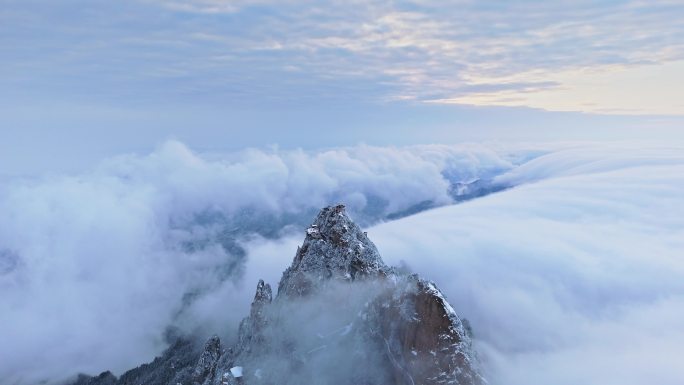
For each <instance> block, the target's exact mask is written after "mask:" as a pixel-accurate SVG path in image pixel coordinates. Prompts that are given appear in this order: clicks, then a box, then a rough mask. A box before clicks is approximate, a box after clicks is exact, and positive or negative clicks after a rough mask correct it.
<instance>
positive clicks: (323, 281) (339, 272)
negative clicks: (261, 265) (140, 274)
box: [73, 205, 486, 385]
mask: <svg viewBox="0 0 684 385" xmlns="http://www.w3.org/2000/svg"><path fill="white" fill-rule="evenodd" d="M468 329H469V328H468V327H467V325H464V323H463V322H462V321H461V320H460V318H459V317H458V316H457V315H456V313H455V311H454V310H453V308H452V307H451V306H450V305H449V303H448V302H447V301H446V299H445V298H444V296H443V295H442V294H441V292H440V291H439V289H437V287H436V286H435V285H434V284H433V283H432V282H430V281H427V280H424V279H422V278H420V277H418V276H417V275H406V274H401V273H399V272H397V271H396V270H395V269H393V268H391V267H388V266H387V265H385V263H384V262H383V261H382V258H381V257H380V254H379V253H378V251H377V249H376V247H375V245H374V244H373V243H372V242H371V241H370V240H369V239H368V237H367V235H366V233H365V232H363V231H362V230H361V228H359V226H358V225H357V224H355V223H354V222H353V221H352V220H351V219H350V218H349V217H348V216H347V214H346V213H345V208H344V206H342V205H338V206H330V207H326V208H323V209H322V210H321V211H320V213H319V214H318V215H317V217H316V219H315V220H314V222H313V224H312V225H311V226H310V227H309V228H308V229H307V230H306V236H305V239H304V242H303V244H302V246H301V247H299V248H298V250H297V252H296V254H295V257H294V259H293V262H292V264H291V266H290V267H288V268H287V269H286V270H285V271H284V273H283V276H282V278H281V280H280V283H279V285H278V292H277V295H276V296H275V297H274V296H273V293H272V290H271V287H270V285H268V284H267V283H265V282H263V281H259V283H258V284H257V290H256V294H255V297H254V300H253V302H252V305H251V310H250V314H249V316H247V317H246V318H244V319H243V321H242V322H241V323H240V327H239V333H238V339H237V341H235V343H234V344H232V346H230V347H224V346H222V343H221V341H220V339H219V338H218V337H216V336H214V337H211V338H210V339H209V340H208V341H207V342H206V343H205V345H204V347H203V348H201V347H198V346H197V345H195V344H194V343H192V342H191V341H187V340H184V339H182V338H181V339H178V340H177V341H176V343H175V344H173V345H172V346H171V347H170V348H168V349H167V350H166V351H165V352H164V354H163V355H162V356H161V357H158V358H156V359H155V360H154V361H153V362H152V363H149V364H145V365H142V366H140V367H138V368H136V369H133V370H131V371H128V372H126V373H125V374H123V375H122V376H121V377H119V378H116V377H115V376H113V375H112V374H111V373H109V372H105V373H102V374H100V375H99V376H97V377H88V376H84V375H81V376H80V377H79V378H78V379H77V381H76V382H75V383H73V385H143V384H144V385H148V384H149V385H152V384H155V385H156V384H159V385H179V384H182V385H186V384H187V385H190V384H192V385H236V384H255V385H256V384H273V385H275V384H293V385H294V384H336V385H337V384H340V385H342V384H349V385H351V384H402V385H415V384H461V385H482V384H484V383H486V381H485V380H484V379H483V377H482V376H481V374H480V373H479V371H478V367H477V366H478V365H477V360H476V357H475V355H474V353H473V350H472V346H471V339H470V335H469V332H468Z"/></svg>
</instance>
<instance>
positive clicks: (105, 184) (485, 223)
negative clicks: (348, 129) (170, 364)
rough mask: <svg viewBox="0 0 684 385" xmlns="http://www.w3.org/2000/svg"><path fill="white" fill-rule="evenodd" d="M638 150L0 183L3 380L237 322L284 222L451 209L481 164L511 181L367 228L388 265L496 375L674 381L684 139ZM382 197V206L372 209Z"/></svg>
mask: <svg viewBox="0 0 684 385" xmlns="http://www.w3.org/2000/svg"><path fill="white" fill-rule="evenodd" d="M642 147H643V145H605V144H602V145H587V144H584V145H578V144H572V145H569V144H556V145H536V146H532V145H527V146H520V147H517V148H516V147H515V146H488V147H485V146H476V145H473V146H460V147H450V146H420V147H408V148H376V147H367V146H361V147H355V148H347V149H335V150H328V151H321V152H313V153H307V152H300V151H295V152H290V151H272V152H262V151H246V152H243V153H235V154H219V155H216V154H215V155H211V156H209V155H199V154H196V153H193V152H191V151H190V150H188V149H187V148H185V147H184V146H183V145H182V144H180V143H177V142H170V143H168V144H166V145H165V146H162V147H161V148H160V149H159V150H158V151H156V152H154V153H153V154H150V155H148V156H145V157H136V156H124V157H119V158H116V159H110V160H109V161H107V162H105V163H103V164H102V165H100V166H98V167H97V168H96V169H95V170H94V171H93V172H91V173H89V174H83V175H80V176H73V177H67V176H64V177H55V178H50V179H39V180H17V179H13V178H12V179H9V180H5V181H3V184H2V188H1V189H0V211H1V212H2V213H3V217H2V219H0V246H1V247H0V289H2V295H0V305H2V307H3V308H7V309H11V311H10V312H3V313H2V314H1V315H0V338H1V339H2V340H3V341H6V342H8V343H5V344H2V345H0V356H2V357H7V358H4V359H3V360H2V361H0V377H2V378H8V379H10V381H11V382H13V383H19V384H23V383H31V382H33V381H36V380H38V379H41V378H46V377H47V378H52V379H58V378H61V377H63V376H67V375H70V374H72V373H74V372H77V371H85V372H89V373H97V372H99V371H101V370H105V369H112V370H114V371H115V372H117V373H120V372H121V371H123V370H125V369H127V368H130V367H132V366H135V365H138V364H140V363H142V362H144V361H147V360H149V359H151V358H152V356H153V355H154V354H157V353H159V352H160V350H161V349H162V348H163V347H164V341H163V338H162V337H163V331H164V328H165V327H166V326H168V325H171V324H173V325H176V326H179V327H181V328H182V329H183V330H197V328H199V332H201V333H203V332H217V331H218V332H222V333H230V332H231V331H233V330H234V329H235V326H236V325H235V322H237V318H239V317H242V316H243V315H244V314H246V311H247V310H246V309H247V306H248V303H249V301H250V300H251V297H252V295H253V290H254V285H255V283H256V280H257V279H258V278H265V279H266V280H267V281H269V282H271V283H276V282H277V281H278V279H279V278H280V274H281V272H282V269H283V268H284V267H285V266H287V265H288V264H289V263H290V262H291V258H292V257H293V255H294V252H295V249H296V245H297V244H299V243H300V242H301V239H302V237H303V235H301V234H300V233H299V232H297V233H296V234H295V235H294V236H289V235H288V234H291V232H289V231H287V229H285V230H284V229H283V226H286V227H287V226H288V224H294V228H299V226H300V225H301V224H307V223H308V221H310V220H311V218H312V215H313V214H314V213H315V211H316V210H317V209H318V208H319V206H322V205H325V204H328V203H336V202H338V201H340V200H342V201H347V203H348V206H349V207H350V210H351V211H352V213H353V215H354V216H355V217H356V218H357V219H360V220H362V221H365V222H366V223H371V222H373V221H377V220H378V219H379V218H382V217H383V215H386V214H388V213H390V212H392V210H395V209H396V210H401V209H404V208H407V207H408V206H411V205H413V204H415V203H418V202H421V201H423V200H426V199H432V200H435V201H437V202H443V203H447V202H449V201H450V199H451V198H450V196H449V195H448V194H447V193H446V189H447V188H448V186H449V183H448V182H447V180H452V181H472V180H473V179H476V178H478V177H483V178H496V181H497V182H498V183H502V184H505V185H513V186H518V187H514V188H512V189H509V190H507V191H505V192H501V193H498V194H493V195H489V196H487V197H484V198H479V199H476V200H472V201H470V202H466V203H462V204H458V205H454V206H448V207H444V208H440V209H436V210H431V211H428V212H425V213H422V214H419V215H415V216H411V217H407V218H404V219H401V220H398V221H394V222H388V223H385V224H383V225H379V226H376V227H373V228H370V229H369V230H368V232H369V236H370V237H371V239H373V240H374V241H375V242H376V243H377V245H378V247H379V249H380V252H381V253H382V255H383V257H384V258H385V260H386V261H387V262H389V263H391V264H398V263H399V261H400V260H405V261H407V262H408V263H409V265H410V266H411V267H412V268H413V269H415V270H416V271H418V272H420V273H422V274H423V275H424V276H426V277H428V278H432V279H434V280H435V281H436V282H437V283H438V284H439V286H440V287H441V288H442V289H444V291H445V292H446V293H447V295H448V298H449V299H450V301H452V302H453V304H454V307H455V308H456V309H457V311H459V313H460V314H462V315H464V316H466V317H467V318H468V319H470V320H471V322H472V324H473V327H474V329H475V333H476V336H477V340H478V349H479V350H480V354H481V355H482V357H483V358H484V361H485V365H486V368H487V370H488V374H489V377H490V379H491V380H492V381H493V384H498V383H502V382H503V381H502V379H504V378H505V379H507V380H508V381H507V382H505V383H508V384H518V383H521V384H522V383H557V384H563V383H570V382H572V381H574V382H581V383H587V384H599V383H600V384H612V383H621V384H630V383H634V384H637V383H643V382H645V381H646V379H647V378H649V376H651V377H650V378H657V379H658V380H659V383H662V384H669V383H676V381H675V380H677V379H678V378H681V375H682V373H681V370H680V369H679V367H678V366H677V365H676V362H674V360H673V359H672V358H670V357H674V356H678V353H679V352H680V348H679V346H681V343H682V342H684V341H682V337H683V336H682V333H681V329H680V327H679V325H681V322H682V321H684V320H683V319H682V316H684V314H683V313H682V312H680V311H679V310H678V309H679V308H680V307H681V304H682V303H683V302H684V284H683V283H682V282H684V280H683V279H682V278H683V277H684V264H682V261H681V256H680V255H679V254H680V251H681V250H682V249H683V248H684V244H683V240H684V223H683V222H682V218H684V215H682V214H684V213H683V212H682V208H683V207H684V205H682V198H681V197H682V196H684V180H682V176H683V175H684V155H682V154H684V152H683V151H682V150H681V148H667V147H663V146H660V147H658V148H655V149H644V148H642ZM520 163H523V164H522V165H521V166H517V165H518V164H520ZM497 175H498V176H497ZM350 192H355V193H353V194H350ZM371 197H376V198H371ZM377 197H380V198H382V199H388V203H387V204H386V205H380V206H377V207H375V210H379V211H373V210H371V211H368V210H367V206H368V205H372V204H371V203H370V202H373V200H374V199H377ZM217 218H218V219H217ZM252 231H255V232H261V233H262V235H261V236H248V235H247V233H249V232H252ZM283 234H285V235H286V236H285V237H284V238H278V237H280V236H281V235H283ZM265 237H266V238H265ZM273 237H275V239H274V238H273ZM226 240H232V241H234V242H237V243H230V242H228V243H227V244H225V243H226ZM222 242H223V243H222ZM239 247H242V248H243V249H244V250H246V251H247V258H248V262H247V263H246V264H244V261H243V260H242V259H241V258H242V257H241V254H240V251H239ZM230 266H233V268H232V270H231V269H230ZM236 277H242V279H241V280H240V279H237V280H236ZM191 292H195V293H199V296H198V297H197V298H196V300H195V301H193V302H192V303H191V304H189V305H186V306H183V305H182V302H183V297H184V295H185V294H186V293H191ZM46 320H49V322H47V321H46ZM217 329H222V330H217ZM103 347H105V348H103ZM618 369H619V370H618Z"/></svg>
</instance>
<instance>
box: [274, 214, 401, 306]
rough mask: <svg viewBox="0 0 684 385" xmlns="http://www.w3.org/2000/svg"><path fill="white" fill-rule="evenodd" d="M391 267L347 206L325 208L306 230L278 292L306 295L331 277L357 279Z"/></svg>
mask: <svg viewBox="0 0 684 385" xmlns="http://www.w3.org/2000/svg"><path fill="white" fill-rule="evenodd" d="M389 270H390V269H389V268H388V267H387V265H385V263H384V262H383V261H382V258H381V257H380V254H379V253H378V250H377V248H376V247H375V245H374V244H373V242H371V241H370V240H369V239H368V237H367V236H366V233H365V232H363V231H362V230H361V228H359V226H358V225H357V224H356V223H354V222H353V221H352V220H351V219H350V218H349V216H347V214H346V212H345V207H344V205H337V206H328V207H325V208H323V209H322V210H321V211H320V212H319V213H318V216H317V217H316V219H315V220H314V222H313V223H312V224H311V226H309V228H308V229H307V230H306V237H305V238H304V243H303V244H302V246H301V247H299V248H298V249H297V253H296V254H295V257H294V260H293V261H292V265H291V266H290V267H289V268H288V269H287V270H285V272H284V273H283V277H282V279H281V280H280V284H279V285H278V295H279V296H280V295H305V294H308V293H309V292H310V291H311V289H312V287H313V286H316V285H318V284H319V283H321V282H324V281H326V280H329V279H340V280H348V281H352V280H356V279H359V278H361V277H368V276H377V275H386V274H387V273H388V272H389Z"/></svg>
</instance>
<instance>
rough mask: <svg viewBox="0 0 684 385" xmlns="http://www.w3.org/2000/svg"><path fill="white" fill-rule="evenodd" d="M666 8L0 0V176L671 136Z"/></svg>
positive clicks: (672, 32)
mask: <svg viewBox="0 0 684 385" xmlns="http://www.w3.org/2000/svg"><path fill="white" fill-rule="evenodd" d="M680 16H684V4H682V3H681V2H679V1H669V0H663V1H552V2H543V3H540V2H534V1H510V2H479V1H467V0H457V1H449V2H444V1H431V0H415V1H324V2H319V1H316V2H313V1H294V0H286V1H282V0H280V1H269V0H256V1H242V0H187V1H176V0H129V1H117V2H112V1H103V0H88V1H85V0H62V1H39V0H2V1H0V59H1V60H0V150H1V151H0V165H2V166H0V175H17V174H35V173H41V172H49V171H69V172H73V171H81V170H83V168H84V167H83V164H90V163H92V162H94V161H96V160H98V159H102V158H104V157H108V156H112V155H115V154H119V153H125V152H137V153H148V152H150V151H152V150H153V149H154V148H155V147H156V146H158V145H159V144H160V143H163V142H164V141H166V140H168V139H178V140H181V141H183V142H184V143H187V144H188V145H190V146H192V147H193V148H195V149H198V150H203V151H204V150H207V151H211V150H217V149H220V150H225V149H240V148H244V147H248V146H249V147H260V148H262V147H264V146H271V145H277V146H281V147H283V148H288V149H293V148H300V147H301V148H304V149H316V148H322V147H334V146H340V145H343V146H345V145H356V144H359V143H367V144H372V145H408V144H430V143H462V142H467V141H483V140H495V141H530V140H536V141H539V140H558V139H564V140H592V141H593V140H626V139H630V140H634V139H639V140H645V139H659V140H667V141H671V140H678V141H681V140H682V139H683V136H682V133H681V132H682V130H681V126H682V123H683V122H684V117H683V116H684V106H683V105H682V102H681V101H682V100H684V94H682V93H683V92H684V91H683V88H682V87H679V86H678V84H681V83H682V82H683V81H684V79H683V78H682V76H684V75H682V74H684V26H683V25H682V23H680V22H679V20H680V19H681V17H680ZM74 142H79V143H81V144H82V145H81V146H78V147H73V146H68V143H74Z"/></svg>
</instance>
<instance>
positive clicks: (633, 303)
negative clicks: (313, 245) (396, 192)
mask: <svg viewBox="0 0 684 385" xmlns="http://www.w3.org/2000/svg"><path fill="white" fill-rule="evenodd" d="M682 154H683V153H682V151H681V149H675V148H672V149H667V148H662V149H658V150H644V149H638V148H631V149H627V148H605V147H604V148H593V149H592V148H583V149H574V150H565V151H559V152H554V153H552V154H548V155H546V156H542V157H539V158H536V159H535V160H532V161H531V162H528V163H527V164H525V165H523V166H521V167H519V168H517V169H515V170H513V171H512V172H511V173H509V174H507V175H504V176H502V177H501V178H502V179H507V180H516V181H518V182H520V181H521V180H525V181H526V182H532V183H524V184H522V185H520V186H518V187H515V188H513V189H510V190H507V191H505V192H502V193H500V194H494V195H490V196H487V197H484V198H481V199H478V200H474V201H470V202H466V203H463V204H461V205H456V206H450V207H445V208H440V209H436V210H432V211H428V212H425V213H421V214H418V215H415V216H412V217H409V218H405V219H402V220H400V221H396V222H391V223H386V224H383V225H380V226H378V227H374V228H372V229H370V230H369V236H371V237H372V239H374V240H375V242H376V244H377V245H378V248H379V250H380V252H381V253H382V254H383V256H384V257H385V259H386V260H387V261H388V262H390V263H394V264H396V263H399V261H402V260H403V261H405V262H406V263H407V264H408V265H409V266H411V267H412V268H413V269H415V270H416V271H418V272H420V273H422V274H424V275H425V276H428V277H431V278H433V279H434V280H435V281H436V282H437V283H438V285H439V286H440V287H441V288H442V289H443V290H444V291H445V292H446V294H447V296H448V299H449V300H450V301H451V302H452V304H453V305H454V307H455V308H456V310H457V312H459V314H462V315H464V316H465V317H467V318H468V319H469V320H470V321H471V323H472V325H473V328H474V331H475V336H476V339H477V340H478V346H479V351H480V355H481V357H482V359H483V361H484V364H485V367H486V368H487V370H488V373H489V377H490V380H491V381H492V383H493V384H513V385H515V384H576V383H583V384H604V385H605V384H621V385H624V384H635V385H636V384H644V383H650V382H657V383H659V384H677V383H679V382H680V381H681V378H682V377H683V376H684V371H683V369H682V367H681V365H680V364H679V363H678V362H677V358H676V357H679V356H681V354H682V345H683V344H684V329H682V326H681V325H683V324H684V311H683V310H682V309H683V307H682V305H684V260H683V259H682V254H681V251H682V250H684V219H682V218H684V205H683V204H682V203H684V198H683V197H684V155H682Z"/></svg>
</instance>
